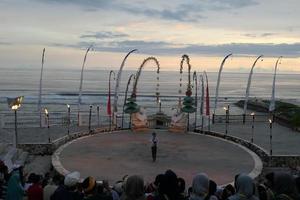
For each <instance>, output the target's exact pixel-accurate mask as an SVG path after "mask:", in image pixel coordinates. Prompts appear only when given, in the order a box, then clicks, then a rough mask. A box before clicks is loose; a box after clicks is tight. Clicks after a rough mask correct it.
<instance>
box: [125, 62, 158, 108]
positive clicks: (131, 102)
mask: <svg viewBox="0 0 300 200" xmlns="http://www.w3.org/2000/svg"><path fill="white" fill-rule="evenodd" d="M149 61H154V63H155V65H156V66H157V70H156V73H157V77H158V75H159V70H160V65H159V62H158V60H157V59H156V58H155V57H148V58H146V59H145V60H144V61H143V63H142V64H141V66H140V68H139V69H138V71H137V73H136V76H135V81H134V84H133V90H132V93H131V97H130V98H128V99H127V101H128V103H126V104H125V107H126V108H125V113H129V114H132V113H137V112H138V111H139V110H140V107H139V106H138V105H137V104H136V103H135V102H136V96H137V95H136V94H137V84H138V81H139V78H140V75H141V72H142V69H143V67H144V65H145V64H146V63H148V62H149ZM157 80H159V79H157ZM156 87H157V89H156V93H155V95H156V99H157V100H158V101H159V99H160V98H159V91H158V87H159V83H157V84H156ZM157 103H158V102H157Z"/></svg>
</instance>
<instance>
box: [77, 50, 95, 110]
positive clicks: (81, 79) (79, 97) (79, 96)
mask: <svg viewBox="0 0 300 200" xmlns="http://www.w3.org/2000/svg"><path fill="white" fill-rule="evenodd" d="M92 47H93V45H90V46H89V47H88V48H87V50H86V52H85V55H84V59H83V63H82V68H81V75H80V84H79V92H78V112H79V111H80V105H81V95H82V81H83V69H84V66H85V62H86V58H87V54H88V52H89V51H90V50H91V49H92Z"/></svg>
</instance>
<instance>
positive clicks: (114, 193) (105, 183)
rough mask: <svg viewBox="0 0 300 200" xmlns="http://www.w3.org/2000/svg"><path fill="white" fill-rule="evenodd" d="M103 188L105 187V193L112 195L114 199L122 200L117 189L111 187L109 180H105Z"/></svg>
mask: <svg viewBox="0 0 300 200" xmlns="http://www.w3.org/2000/svg"><path fill="white" fill-rule="evenodd" d="M103 188H104V193H105V194H107V195H108V196H112V199H113V200H120V197H119V194H118V193H117V192H116V191H115V190H113V189H111V188H110V187H109V183H108V181H107V180H103Z"/></svg>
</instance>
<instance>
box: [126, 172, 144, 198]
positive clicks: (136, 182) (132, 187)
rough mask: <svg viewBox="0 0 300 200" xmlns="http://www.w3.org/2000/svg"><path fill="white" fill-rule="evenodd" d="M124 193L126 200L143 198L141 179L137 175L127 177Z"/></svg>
mask: <svg viewBox="0 0 300 200" xmlns="http://www.w3.org/2000/svg"><path fill="white" fill-rule="evenodd" d="M124 192H125V195H126V199H127V200H135V199H140V198H142V197H144V196H145V192H144V180H143V178H142V177H141V176H138V175H133V176H130V177H128V179H127V180H126V184H125V189H124Z"/></svg>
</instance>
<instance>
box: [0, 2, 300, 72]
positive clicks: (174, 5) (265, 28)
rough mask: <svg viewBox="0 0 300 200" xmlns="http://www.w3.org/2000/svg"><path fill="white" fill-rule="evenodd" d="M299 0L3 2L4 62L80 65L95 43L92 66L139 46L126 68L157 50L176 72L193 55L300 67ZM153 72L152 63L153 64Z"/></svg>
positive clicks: (0, 55) (208, 66)
mask: <svg viewBox="0 0 300 200" xmlns="http://www.w3.org/2000/svg"><path fill="white" fill-rule="evenodd" d="M299 19H300V1H299V0H285V1H282V0H261V1H259V0H184V1H183V0H182V1H179V0H170V1H159V0H152V1H146V0H130V1H125V0H1V1H0V21H1V26H0V68H8V67H14V68H21V67H23V68H24V67H36V68H38V67H40V60H41V53H42V49H43V48H46V66H47V67H49V68H50V67H52V68H60V67H65V68H74V69H77V68H78V69H80V67H81V64H82V60H83V56H84V53H85V49H86V48H87V47H88V46H89V45H90V44H93V45H94V51H92V52H90V54H89V57H88V61H87V68H90V69H111V68H113V69H117V68H119V65H120V63H121V61H122V59H123V57H124V55H125V54H126V52H128V51H130V50H131V49H134V48H137V49H138V50H139V52H138V53H137V54H133V55H132V56H131V57H130V58H129V59H128V62H127V65H126V69H136V68H137V67H138V66H139V65H140V63H141V62H142V61H143V59H144V58H146V57H148V56H155V57H157V58H158V59H159V61H160V63H161V68H162V70H178V69H179V63H180V57H181V55H182V54H188V55H189V56H190V58H191V64H192V66H193V69H194V70H199V71H202V70H207V71H217V70H218V68H219V65H220V63H221V61H222V58H223V57H224V56H225V55H226V54H228V53H233V54H234V56H233V57H232V59H229V60H228V62H227V63H226V66H225V67H224V71H226V70H228V71H242V72H248V71H249V70H250V67H251V65H252V63H253V62H254V60H255V57H256V56H258V55H260V54H264V55H265V56H266V58H265V59H264V61H263V62H259V63H258V65H257V71H261V72H264V71H268V72H271V71H272V70H273V68H274V64H275V62H276V59H277V57H278V56H283V57H284V59H283V60H282V63H281V66H280V67H279V69H280V71H282V72H284V71H289V72H291V71H297V72H300V58H299V57H300V21H299ZM148 69H149V70H151V66H150V67H149V68H148Z"/></svg>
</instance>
